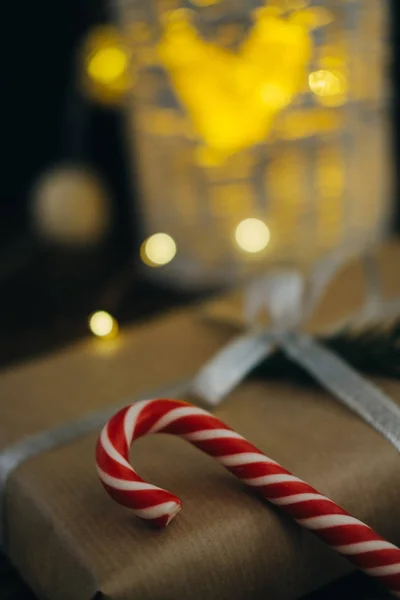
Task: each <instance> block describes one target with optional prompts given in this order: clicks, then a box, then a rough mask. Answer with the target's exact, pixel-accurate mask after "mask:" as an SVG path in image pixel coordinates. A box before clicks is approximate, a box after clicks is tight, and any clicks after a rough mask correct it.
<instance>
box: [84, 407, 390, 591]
mask: <svg viewBox="0 0 400 600" xmlns="http://www.w3.org/2000/svg"><path fill="white" fill-rule="evenodd" d="M149 433H170V434H173V435H177V436H179V437H181V438H184V439H185V440H188V441H189V442H191V443H192V444H194V445H195V446H196V447H197V448H200V450H203V452H206V453H207V454H209V455H210V456H213V457H214V458H215V459H216V460H217V461H218V462H219V463H221V465H223V466H224V467H226V468H227V469H228V470H229V471H231V473H233V474H234V475H236V477H238V478H239V479H240V480H241V481H243V482H244V483H246V484H247V485H249V486H251V487H253V488H255V489H257V491H258V492H260V494H261V495H262V496H263V497H264V498H266V499H267V500H269V501H270V502H271V503H272V504H275V505H276V506H279V507H280V508H281V509H282V510H283V511H284V512H285V513H287V514H289V515H290V516H291V517H292V518H293V519H295V521H297V523H299V525H301V526H302V527H305V528H306V529H309V530H311V531H312V532H313V533H315V534H316V535H317V536H318V537H320V538H321V539H322V540H323V541H324V542H326V543H327V544H329V545H330V546H331V547H332V548H333V549H334V550H336V551H337V552H339V553H340V554H342V555H343V556H345V557H346V558H347V559H348V560H350V561H351V562H352V563H353V564H354V565H355V566H356V567H358V568H359V569H362V570H363V571H364V572H365V573H367V574H368V575H372V576H373V577H376V578H377V579H379V580H380V581H381V583H382V584H383V585H384V586H385V587H387V588H388V589H389V591H390V592H391V593H392V594H393V595H394V596H397V597H399V598H400V549H399V548H397V547H396V546H394V545H393V544H391V543H389V542H387V541H386V540H384V539H383V538H382V537H380V536H379V535H378V534H377V533H375V532H374V531H373V530H372V529H371V528H370V527H368V526H367V525H365V524H364V523H362V522H361V521H359V520H358V519H355V518H354V517H352V516H350V515H349V514H348V513H347V512H346V511H345V510H343V509H342V508H340V507H339V506H338V505H337V504H335V503H334V502H333V501H332V500H329V498H326V497H325V496H323V495H322V494H320V493H319V492H317V491H316V490H315V489H314V488H312V487H311V486H310V485H308V484H307V483H305V482H304V481H302V480H301V479H299V478H298V477H295V476H294V475H291V473H289V472H288V471H287V470H286V469H284V468H283V467H281V466H280V465H279V464H278V463H277V462H275V461H274V460H272V459H270V458H268V457H267V456H265V455H264V454H263V453H262V452H260V450H258V449H257V448H255V447H254V446H253V445H252V444H250V443H249V442H248V441H247V440H246V439H244V438H243V437H242V436H241V435H239V434H238V433H235V432H234V431H232V430H231V429H230V428H229V427H227V426H226V425H225V424H224V423H222V422H221V421H219V420H218V419H216V418H215V417H213V416H212V415H211V414H210V413H208V412H207V411H205V410H202V409H200V408H197V407H195V406H192V405H190V404H187V403H186V402H181V401H177V400H164V399H160V400H145V401H142V402H138V403H135V404H132V406H127V407H126V408H124V409H123V410H121V411H120V412H118V413H117V414H116V415H115V416H114V417H113V418H112V419H111V420H110V421H109V422H108V424H107V425H106V426H105V427H104V429H103V431H102V433H101V435H100V438H99V440H98V443H97V450H96V461H97V470H98V473H99V476H100V479H101V482H102V484H103V486H104V487H105V489H106V490H107V492H108V493H109V494H110V495H111V496H112V498H114V500H116V501H117V502H119V503H120V504H122V505H123V506H126V507H128V508H130V509H132V510H133V512H134V514H135V515H137V516H138V517H140V518H141V519H146V520H148V521H151V522H152V523H154V524H155V525H157V526H159V527H165V526H166V525H168V523H169V522H170V521H171V520H172V519H173V518H174V516H175V515H176V514H177V513H178V512H179V510H180V508H181V501H180V500H179V498H177V497H176V496H174V495H173V494H171V493H170V492H167V491H165V490H163V489H161V488H158V487H156V486H154V485H151V484H149V483H146V482H145V481H143V479H141V477H139V475H138V474H137V473H136V472H135V471H134V469H133V468H132V467H131V465H130V464H129V447H130V445H131V443H132V441H133V440H135V439H137V438H139V437H141V436H143V435H147V434H149Z"/></svg>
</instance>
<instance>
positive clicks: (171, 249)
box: [140, 233, 176, 267]
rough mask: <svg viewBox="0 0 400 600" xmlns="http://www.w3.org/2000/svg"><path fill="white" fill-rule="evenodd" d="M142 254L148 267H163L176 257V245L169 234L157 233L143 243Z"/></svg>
mask: <svg viewBox="0 0 400 600" xmlns="http://www.w3.org/2000/svg"><path fill="white" fill-rule="evenodd" d="M140 254H141V257H142V260H143V262H145V263H146V264H147V265H149V266H151V267H161V266H163V265H167V264H168V263H170V262H171V261H172V260H173V258H174V257H175V254H176V244H175V241H174V240H173V239H172V237H171V236H170V235H168V234H167V233H155V234H154V235H151V236H150V237H149V238H147V240H145V241H144V242H143V244H142V247H141V251H140Z"/></svg>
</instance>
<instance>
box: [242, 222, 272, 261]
mask: <svg viewBox="0 0 400 600" xmlns="http://www.w3.org/2000/svg"><path fill="white" fill-rule="evenodd" d="M270 238H271V235H270V232H269V229H268V227H267V226H266V224H265V223H264V221H261V219H245V220H244V221H241V222H240V223H239V225H238V226H237V227H236V230H235V240H236V243H237V245H238V246H239V247H240V248H241V249H242V250H244V251H245V252H249V253H251V254H256V253H257V252H262V250H265V248H266V247H267V246H268V244H269V241H270Z"/></svg>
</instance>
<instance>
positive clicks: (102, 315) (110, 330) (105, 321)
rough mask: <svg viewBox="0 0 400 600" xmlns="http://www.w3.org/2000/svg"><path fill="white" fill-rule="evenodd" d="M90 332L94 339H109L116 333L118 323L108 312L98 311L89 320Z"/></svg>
mask: <svg viewBox="0 0 400 600" xmlns="http://www.w3.org/2000/svg"><path fill="white" fill-rule="evenodd" d="M89 328H90V331H91V332H92V333H93V335H95V336H96V337H100V338H104V339H111V338H114V337H115V336H116V335H117V333H118V323H117V321H116V320H115V319H114V317H112V316H111V315H110V314H109V313H108V312H106V311H104V310H99V311H97V312H95V313H93V314H92V315H91V316H90V318H89Z"/></svg>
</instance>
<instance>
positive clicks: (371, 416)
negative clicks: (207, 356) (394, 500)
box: [191, 259, 400, 452]
mask: <svg viewBox="0 0 400 600" xmlns="http://www.w3.org/2000/svg"><path fill="white" fill-rule="evenodd" d="M340 265H341V260H340V259H336V260H329V261H323V262H321V263H319V264H318V265H317V266H316V267H315V269H314V270H313V272H312V274H311V277H310V279H309V286H308V287H307V286H306V281H305V279H304V277H303V276H302V275H301V274H300V273H299V272H297V271H293V270H286V271H281V272H274V273H272V274H270V275H268V276H266V277H264V278H262V279H260V280H258V281H256V282H255V283H254V284H252V285H251V286H250V288H249V290H248V292H247V295H246V304H245V316H246V320H247V322H248V323H249V326H250V332H249V333H248V334H246V335H242V336H240V337H239V338H237V339H236V340H234V341H233V342H231V343H230V344H228V346H227V347H225V348H223V349H222V350H221V351H220V352H218V354H217V355H216V356H214V358H212V359H211V360H210V361H209V362H208V363H207V364H206V365H205V367H204V368H203V369H201V371H200V373H199V374H198V375H197V377H196V378H195V379H194V382H193V384H192V386H191V391H192V392H193V393H195V394H196V395H197V396H199V397H200V398H202V399H203V400H204V401H205V402H206V403H207V404H210V405H212V406H216V405H218V404H219V403H220V402H221V401H222V400H223V398H224V397H225V396H227V395H228V394H229V393H230V392H231V391H232V390H233V389H234V388H235V387H236V386H237V385H238V384H239V383H240V382H241V381H242V380H243V379H244V378H245V377H246V376H247V375H248V374H249V373H250V372H251V371H252V370H253V369H254V368H255V367H256V366H258V365H259V364H260V363H261V362H262V361H263V360H265V359H266V358H268V356H270V355H271V354H272V352H273V351H274V350H275V349H276V348H280V349H281V350H282V351H283V352H284V353H285V354H286V356H287V357H288V358H289V359H291V360H293V361H294V362H296V363H297V364H298V365H300V366H301V367H302V368H303V369H304V370H305V371H307V372H308V373H309V374H310V375H311V376H312V377H313V378H314V379H316V380H317V381H318V382H319V383H320V384H321V385H322V387H324V388H325V389H326V390H327V391H329V392H330V393H331V394H333V396H334V397H335V398H336V399H337V400H339V401H340V402H341V403H342V404H344V405H345V406H346V407H347V408H349V409H350V410H352V411H353V412H354V413H356V414H357V415H358V416H360V417H361V418H362V419H363V420H364V421H366V422H367V423H368V424H369V425H371V426H372V427H374V429H375V430H376V431H378V432H379V433H380V434H381V435H383V436H384V437H385V438H386V439H387V440H388V441H390V442H391V443H392V444H393V445H394V446H395V448H396V449H397V450H398V451H399V452H400V407H399V406H397V405H396V404H395V403H394V402H393V401H392V400H391V399H390V398H389V397H388V396H386V395H385V394H384V393H383V392H382V391H381V390H379V389H378V388H377V387H376V386H374V385H372V384H371V383H369V382H368V381H367V380H366V379H364V378H363V377H362V376H361V375H360V374H358V373H357V372H356V371H355V369H353V368H352V367H351V366H349V365H348V364H347V363H346V362H345V361H344V360H343V359H341V358H340V357H339V356H337V355H336V354H335V353H333V352H331V351H330V350H328V349H327V348H325V347H324V346H323V345H321V344H319V343H318V342H317V341H315V340H313V339H312V338H311V337H309V336H306V335H304V334H302V333H300V332H299V327H300V325H301V324H302V323H303V321H304V319H306V318H308V317H309V316H311V314H312V312H313V311H314V310H315V307H316V305H317V303H318V302H319V300H320V299H321V297H322V295H323V293H324V292H325V290H326V288H327V286H328V285H329V283H330V281H331V280H332V278H333V276H334V275H335V274H336V272H337V270H338V268H339V267H340ZM373 268H375V267H374V265H371V263H369V262H366V264H365V272H366V276H367V282H368V285H367V288H368V291H369V292H370V293H369V294H367V299H366V302H365V308H364V310H363V311H361V317H359V318H358V321H359V322H363V321H365V320H366V319H367V318H371V317H374V318H376V317H377V316H378V315H379V314H381V315H382V314H383V312H384V311H385V309H386V308H389V309H390V310H393V307H394V306H396V307H397V308H398V307H399V303H398V302H396V303H394V302H393V301H392V302H391V303H388V305H387V306H386V305H385V304H384V303H383V300H382V297H381V295H380V293H379V289H378V290H377V289H376V288H377V286H378V285H379V283H378V281H379V280H378V279H377V274H376V271H375V272H374V271H371V269H373ZM263 312H267V313H268V315H269V317H270V319H271V322H272V323H271V326H270V327H269V328H268V329H267V330H266V329H262V328H260V327H259V326H256V325H255V324H256V323H257V319H258V318H259V317H260V315H262V313H263Z"/></svg>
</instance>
